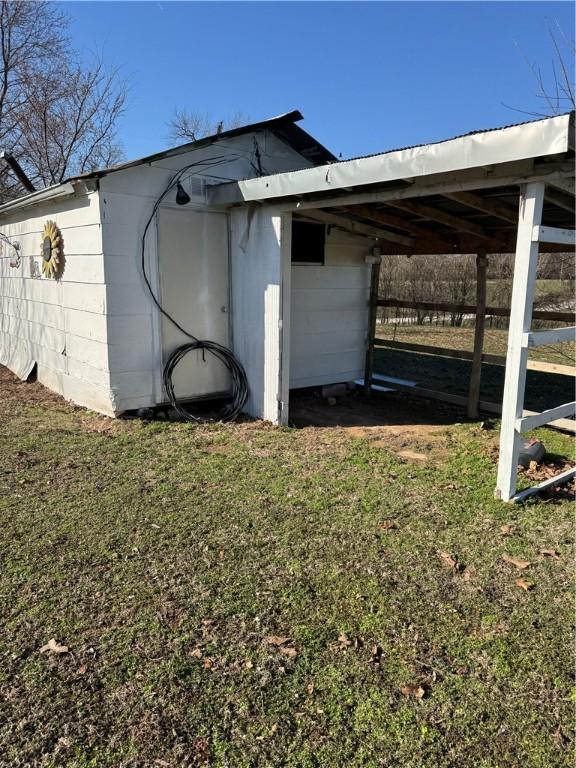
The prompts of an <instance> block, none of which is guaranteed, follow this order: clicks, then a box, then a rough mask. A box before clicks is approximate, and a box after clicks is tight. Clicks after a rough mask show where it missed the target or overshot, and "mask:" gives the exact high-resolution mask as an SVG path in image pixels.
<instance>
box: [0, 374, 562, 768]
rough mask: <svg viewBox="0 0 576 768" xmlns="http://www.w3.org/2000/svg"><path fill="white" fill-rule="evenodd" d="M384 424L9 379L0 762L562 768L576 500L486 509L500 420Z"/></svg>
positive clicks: (77, 767)
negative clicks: (133, 398) (112, 399)
mask: <svg viewBox="0 0 576 768" xmlns="http://www.w3.org/2000/svg"><path fill="white" fill-rule="evenodd" d="M414 407H415V408H416V407H418V406H416V405H415V406H414ZM383 434H385V433H382V432H379V430H378V429H377V428H376V429H373V430H370V429H366V430H364V431H362V430H359V429H355V430H353V429H348V430H346V429H343V428H339V427H331V428H323V429H320V428H314V427H308V428H305V429H276V428H272V427H269V426H266V425H264V424H262V423H258V422H246V423H241V424H235V425H208V426H200V427H194V426H191V425H187V424H177V423H163V422H153V423H148V424H147V423H142V422H139V421H111V420H108V419H106V418H104V417H101V416H98V415H96V414H92V413H89V412H87V411H84V410H82V409H79V408H73V407H71V406H69V405H67V404H65V403H64V402H63V401H62V400H59V399H58V398H57V397H55V396H52V395H50V394H49V393H47V392H46V391H45V390H43V389H42V388H41V387H40V386H39V385H29V384H28V385H27V384H19V383H18V384H16V383H15V382H14V380H13V378H12V377H11V376H9V375H8V374H7V373H6V372H5V371H4V373H1V372H0V451H1V463H0V510H1V513H2V518H1V519H2V526H1V527H0V562H1V571H0V618H1V626H2V631H1V633H0V654H1V656H0V658H1V664H0V765H1V766H10V768H17V767H18V766H21V767H22V768H23V767H24V766H42V768H88V767H89V766H90V767H93V768H108V767H112V766H114V768H128V767H130V768H135V767H136V766H138V767H142V768H144V767H146V768H148V767H150V768H156V767H157V766H160V767H161V768H162V767H164V768H167V767H168V768H184V767H186V766H202V765H207V766H218V767H221V768H224V767H225V766H226V767H230V768H244V766H245V767H246V768H248V767H250V768H252V767H257V768H260V767H262V768H263V767H264V766H266V767H267V768H268V767H273V768H276V767H279V766H282V767H286V768H288V767H291V768H292V767H293V768H308V767H310V768H312V767H324V766H328V767H330V768H332V767H334V768H341V767H344V766H345V767H346V768H348V767H350V768H359V767H360V766H361V767H362V768H364V767H366V768H371V767H374V768H376V766H386V767H392V766H394V767H397V768H448V767H449V766H450V767H452V766H454V768H456V766H458V768H462V767H465V768H468V767H470V768H505V767H508V766H518V767H519V768H520V767H521V768H554V767H555V766H572V765H573V746H574V740H573V728H572V717H573V702H574V674H573V672H574V667H573V658H572V645H571V625H572V621H573V595H572V593H573V581H572V564H573V559H572V558H573V507H572V503H571V502H570V500H568V499H567V498H566V497H565V495H562V494H560V493H556V494H555V495H551V496H549V497H547V498H546V499H543V500H540V501H531V502H529V503H526V504H524V505H522V506H509V505H505V504H502V503H500V502H497V501H495V500H494V499H493V498H492V494H493V487H494V477H495V462H496V446H497V431H496V430H489V429H488V430H485V429H481V428H480V426H479V425H477V424H463V423H462V424H448V425H442V424H439V425H438V424H437V425H436V426H435V428H434V429H431V430H428V431H427V432H422V433H421V436H420V438H415V439H414V442H413V444H412V445H411V447H412V448H413V450H414V451H415V452H420V453H422V454H423V455H424V457H425V460H424V458H423V457H420V458H416V459H415V460H411V459H410V458H405V456H404V457H402V456H401V455H399V450H398V445H397V443H394V441H392V440H389V439H388V438H386V437H385V436H384V437H383ZM540 434H541V435H542V436H543V439H544V440H545V443H546V446H547V448H548V450H549V451H550V452H551V453H553V454H567V453H568V452H570V451H571V440H570V439H569V438H567V437H566V436H563V435H561V434H559V433H556V432H552V431H541V432H540ZM400 435H401V432H400ZM503 526H504V527H503ZM546 551H547V552H548V554H546V553H545V552H546ZM441 553H444V554H443V555H442V554H441ZM504 555H506V556H510V557H512V558H515V559H518V558H520V560H525V561H526V562H528V563H529V565H528V566H527V567H526V568H525V569H518V568H517V567H516V566H515V565H514V563H513V562H510V560H508V561H507V560H504V559H503V556H504ZM517 565H522V563H521V562H517ZM518 579H523V580H524V581H525V583H524V586H525V587H526V586H530V584H532V585H533V586H532V588H530V589H528V590H525V589H524V588H522V582H520V586H518V585H517V584H516V582H517V580H518ZM51 639H54V640H55V641H56V644H57V645H56V646H55V647H56V651H54V650H45V651H42V650H41V649H42V648H43V646H45V645H46V644H47V643H48V641H50V640H51ZM59 645H60V646H63V647H66V648H67V651H65V652H61V653H59V652H57V651H58V650H62V647H59Z"/></svg>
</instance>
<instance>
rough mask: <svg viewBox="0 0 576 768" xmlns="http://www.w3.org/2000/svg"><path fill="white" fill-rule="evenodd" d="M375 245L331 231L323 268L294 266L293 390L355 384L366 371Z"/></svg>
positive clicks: (292, 314)
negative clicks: (368, 260)
mask: <svg viewBox="0 0 576 768" xmlns="http://www.w3.org/2000/svg"><path fill="white" fill-rule="evenodd" d="M370 252H371V243H370V244H367V241H366V238H355V237H353V236H351V235H348V234H346V233H343V232H341V231H339V230H337V229H332V230H331V231H330V234H329V235H328V236H327V238H326V250H325V263H324V265H323V266H312V265H298V264H293V265H292V291H291V333H290V387H291V388H293V389H297V388H299V387H310V386H318V385H321V384H333V383H336V382H342V381H353V380H354V379H356V378H358V377H359V376H362V375H363V372H364V360H365V352H366V338H367V330H368V300H369V296H370V267H369V266H367V265H366V262H365V258H366V257H367V256H369V255H370Z"/></svg>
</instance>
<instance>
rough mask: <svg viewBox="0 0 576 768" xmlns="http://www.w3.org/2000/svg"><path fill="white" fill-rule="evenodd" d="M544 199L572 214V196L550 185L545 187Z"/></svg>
mask: <svg viewBox="0 0 576 768" xmlns="http://www.w3.org/2000/svg"><path fill="white" fill-rule="evenodd" d="M544 199H545V201H546V202H550V203H552V204H553V205H556V206H557V207H558V208H562V209H563V210H565V211H568V212H569V213H571V214H572V215H574V198H573V197H570V196H569V195H566V194H565V193H563V192H560V191H558V190H556V189H553V188H552V187H546V196H545V198H544Z"/></svg>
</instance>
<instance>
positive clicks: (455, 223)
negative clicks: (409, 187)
mask: <svg viewBox="0 0 576 768" xmlns="http://www.w3.org/2000/svg"><path fill="white" fill-rule="evenodd" d="M388 205H392V206H393V207H394V208H400V210H402V211H408V213H413V214H414V216H419V217H420V218H422V219H430V220H432V221H437V222H439V223H440V224H445V225H446V226H447V227H451V228H452V229H456V230H457V231H458V232H468V233H469V234H471V235H476V237H480V238H482V239H484V240H489V239H490V235H489V234H488V233H487V232H486V230H485V229H484V228H483V227H481V226H480V224H476V222H474V221H468V220H467V219H464V218H462V217H460V216H454V214H452V213H447V212H446V211H440V210H439V209H437V208H433V207H432V206H430V205H424V203H414V202H412V201H409V200H394V201H393V200H390V202H389V203H388Z"/></svg>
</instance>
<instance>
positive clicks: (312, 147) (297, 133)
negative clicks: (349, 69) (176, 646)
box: [65, 110, 337, 181]
mask: <svg viewBox="0 0 576 768" xmlns="http://www.w3.org/2000/svg"><path fill="white" fill-rule="evenodd" d="M298 120H303V115H302V113H301V112H299V111H298V110H293V111H292V112H285V113H284V114H282V115H278V116H277V117H271V118H268V119H267V120H261V121H259V122H257V123H249V124H248V125H241V126H238V128H231V129H230V130H228V131H221V132H220V133H214V134H211V135H210V136H204V137H203V138H201V139H197V140H196V141H189V142H187V143H186V144H181V145H180V146H178V147H172V148H170V149H165V150H163V151H162V152H156V153H155V154H153V155H147V156H146V157H140V158H138V159H136V160H129V161H127V162H125V163H118V164H117V165H111V166H109V167H107V168H102V169H96V170H94V171H87V172H86V173H82V174H78V175H76V176H69V177H68V178H67V179H66V180H65V181H75V180H77V179H95V178H100V177H102V176H106V175H107V174H109V173H114V172H115V171H124V170H126V169H128V168H134V167H135V166H138V165H146V164H147V163H153V162H157V161H158V160H163V159H165V158H167V157H175V156H178V155H181V154H183V153H184V152H188V151H190V150H191V149H199V148H201V147H204V146H208V145H210V144H215V143H217V142H219V141H222V140H224V139H229V138H232V137H234V136H242V135H243V134H245V133H252V132H253V131H257V130H260V129H262V128H266V129H268V130H270V131H272V133H274V134H275V135H276V136H278V137H279V138H280V139H282V140H283V141H285V142H286V143H287V144H289V145H290V146H291V147H292V148H293V149H295V150H296V151H297V152H299V153H300V154H301V155H302V156H303V157H305V158H306V159H307V160H310V162H312V163H314V165H323V164H324V163H326V162H332V161H335V160H336V159H337V158H336V157H335V155H333V154H332V153H331V152H330V151H329V150H328V149H326V147H324V146H323V145H322V144H320V142H318V141H316V139H315V138H314V137H313V136H311V135H310V134H309V133H307V132H306V131H305V130H303V129H302V128H300V126H298V125H296V124H295V123H296V122H297V121H298Z"/></svg>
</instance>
